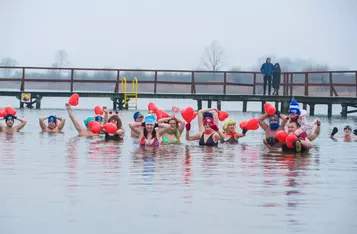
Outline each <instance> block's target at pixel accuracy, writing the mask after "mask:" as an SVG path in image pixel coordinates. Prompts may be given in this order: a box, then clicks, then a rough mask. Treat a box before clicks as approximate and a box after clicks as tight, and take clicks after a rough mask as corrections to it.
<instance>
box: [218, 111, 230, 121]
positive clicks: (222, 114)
mask: <svg viewBox="0 0 357 234" xmlns="http://www.w3.org/2000/svg"><path fill="white" fill-rule="evenodd" d="M227 118H228V113H227V112H225V111H218V119H219V120H220V121H223V120H225V119H227Z"/></svg>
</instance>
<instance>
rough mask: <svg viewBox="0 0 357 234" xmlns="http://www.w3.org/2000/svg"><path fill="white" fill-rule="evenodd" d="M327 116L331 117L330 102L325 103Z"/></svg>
mask: <svg viewBox="0 0 357 234" xmlns="http://www.w3.org/2000/svg"><path fill="white" fill-rule="evenodd" d="M327 117H328V118H331V117H332V104H327Z"/></svg>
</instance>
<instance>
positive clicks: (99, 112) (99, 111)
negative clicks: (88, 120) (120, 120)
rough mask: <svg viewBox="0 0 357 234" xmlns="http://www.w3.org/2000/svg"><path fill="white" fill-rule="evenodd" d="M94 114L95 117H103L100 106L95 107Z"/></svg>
mask: <svg viewBox="0 0 357 234" xmlns="http://www.w3.org/2000/svg"><path fill="white" fill-rule="evenodd" d="M94 113H95V115H103V110H102V108H101V107H100V106H95V107H94Z"/></svg>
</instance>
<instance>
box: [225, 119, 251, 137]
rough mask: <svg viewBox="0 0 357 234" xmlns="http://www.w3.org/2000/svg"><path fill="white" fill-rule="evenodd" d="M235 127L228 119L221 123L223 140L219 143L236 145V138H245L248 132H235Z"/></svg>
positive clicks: (232, 121) (244, 130) (231, 120)
mask: <svg viewBox="0 0 357 234" xmlns="http://www.w3.org/2000/svg"><path fill="white" fill-rule="evenodd" d="M236 125H237V123H236V121H235V120H233V119H230V118H227V119H226V120H225V121H224V122H223V135H224V139H222V140H221V143H224V142H227V143H238V138H241V137H244V136H245V134H246V133H247V131H248V130H247V129H246V128H243V131H242V133H239V132H236Z"/></svg>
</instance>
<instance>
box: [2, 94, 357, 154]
mask: <svg viewBox="0 0 357 234" xmlns="http://www.w3.org/2000/svg"><path fill="white" fill-rule="evenodd" d="M66 109H67V111H68V115H69V118H70V119H71V121H72V123H73V125H74V127H75V128H76V130H77V131H78V135H79V136H87V137H88V136H98V135H104V138H105V140H106V141H120V140H123V139H124V134H125V132H124V129H123V123H122V121H121V119H120V117H119V116H118V114H117V113H116V114H112V112H109V111H108V109H107V108H106V107H103V115H97V116H95V117H88V118H87V119H85V121H84V126H83V125H82V124H80V122H79V121H78V120H77V119H76V118H75V116H74V115H73V112H72V109H71V105H70V104H68V103H66ZM217 113H218V111H217V110H216V109H213V108H209V109H202V110H199V111H198V112H197V120H198V129H199V130H198V132H197V133H195V134H191V123H189V122H188V123H186V122H185V121H184V120H182V119H180V118H178V117H176V116H175V114H172V115H171V116H169V117H167V118H161V119H159V120H156V117H155V113H153V112H150V111H149V114H147V115H146V116H145V117H144V116H143V115H142V114H141V113H140V112H136V113H135V114H134V116H133V118H134V121H133V122H132V123H129V127H130V129H131V137H133V138H137V139H138V140H139V142H140V145H141V146H154V147H158V146H159V145H160V144H177V143H180V139H181V135H182V133H183V132H184V130H185V129H186V134H185V136H186V140H187V141H198V143H199V145H202V146H217V145H218V143H219V142H220V143H238V139H239V138H241V137H244V136H245V135H246V134H247V131H248V130H247V129H246V128H244V127H243V129H242V131H241V132H237V124H236V121H235V120H233V119H231V118H227V119H225V120H224V122H223V129H222V130H221V129H219V128H218V126H217V124H218V122H219V119H218V115H217ZM109 115H110V116H109ZM0 119H1V118H0ZM3 119H4V120H5V126H4V125H2V124H1V123H0V132H18V131H20V130H21V129H22V128H23V127H24V126H25V125H26V123H27V121H26V120H25V119H23V118H19V117H17V116H14V115H11V114H7V115H6V116H5V117H3ZM15 120H18V121H19V122H20V123H19V124H18V125H16V126H15V125H14V122H15ZM46 120H47V124H46V123H45V121H46ZM266 120H268V121H267V122H266ZM91 121H96V122H98V123H100V124H101V125H104V124H106V123H112V124H114V125H115V126H116V132H115V133H111V134H109V133H108V132H106V131H105V130H104V128H103V129H102V130H101V131H100V132H99V133H93V131H92V130H91V129H90V126H89V125H90V124H89V123H90V122H91ZM65 122H66V119H65V118H64V117H56V116H48V117H40V118H39V125H40V127H41V129H42V131H43V132H48V133H57V132H62V129H63V127H64V125H65ZM258 123H259V125H260V127H261V128H262V129H263V130H264V131H265V135H266V137H265V138H264V140H263V142H264V144H265V145H266V146H267V147H268V148H269V149H272V148H281V149H282V150H283V151H284V152H297V153H299V152H308V151H309V149H311V148H312V147H313V144H312V141H314V140H315V139H316V138H317V137H318V136H319V134H320V126H321V122H320V120H319V119H315V120H314V121H313V122H311V123H310V122H309V121H308V120H307V113H306V111H305V110H302V109H300V107H299V104H298V103H297V102H296V101H295V100H292V102H291V103H290V108H289V112H288V115H284V114H282V113H280V112H279V111H276V112H275V113H274V114H272V115H271V114H270V115H268V114H262V115H261V116H260V117H258ZM279 132H286V133H287V134H294V135H296V140H294V142H293V147H287V143H285V142H281V141H279V140H278V139H277V133H279ZM337 132H338V129H337V128H336V127H334V128H333V131H332V133H331V135H330V137H331V138H332V139H334V140H336V138H343V139H344V140H345V141H352V140H353V139H357V137H356V136H353V135H352V133H353V134H354V135H357V129H355V130H353V131H352V128H351V127H350V126H348V125H347V126H345V128H344V135H343V136H340V137H336V136H335V135H336V133H337Z"/></svg>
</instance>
